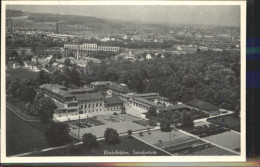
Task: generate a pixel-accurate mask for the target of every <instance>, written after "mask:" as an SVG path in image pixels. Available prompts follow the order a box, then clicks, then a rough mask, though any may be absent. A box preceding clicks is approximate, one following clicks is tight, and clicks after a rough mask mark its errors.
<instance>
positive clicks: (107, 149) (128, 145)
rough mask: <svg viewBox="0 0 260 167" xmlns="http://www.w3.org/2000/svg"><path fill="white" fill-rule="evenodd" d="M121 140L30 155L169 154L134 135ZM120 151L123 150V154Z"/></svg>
mask: <svg viewBox="0 0 260 167" xmlns="http://www.w3.org/2000/svg"><path fill="white" fill-rule="evenodd" d="M120 141H121V142H120V143H119V144H114V145H109V144H106V143H105V141H104V140H102V141H99V145H100V146H99V147H98V148H95V149H93V150H87V149H86V148H84V146H82V145H78V146H69V147H68V148H63V149H58V150H52V151H48V152H43V153H36V154H33V155H30V156H140V155H137V154H133V150H135V151H136V152H145V153H144V154H143V155H146V156H156V155H157V156H158V155H159V156H165V155H168V154H166V153H164V152H162V151H160V150H157V149H155V148H154V147H151V146H149V145H147V144H145V143H143V142H141V141H139V140H137V139H135V138H133V137H131V138H128V137H127V136H124V137H120ZM119 152H121V154H120V153H119Z"/></svg>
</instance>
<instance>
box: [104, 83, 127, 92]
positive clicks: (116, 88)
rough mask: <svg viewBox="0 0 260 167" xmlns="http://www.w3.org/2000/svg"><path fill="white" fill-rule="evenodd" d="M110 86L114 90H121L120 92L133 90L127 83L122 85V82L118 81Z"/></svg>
mask: <svg viewBox="0 0 260 167" xmlns="http://www.w3.org/2000/svg"><path fill="white" fill-rule="evenodd" d="M108 88H109V89H111V90H114V91H116V92H120V93H129V92H131V90H130V89H129V88H128V87H127V86H126V85H120V84H117V83H112V84H110V85H108Z"/></svg>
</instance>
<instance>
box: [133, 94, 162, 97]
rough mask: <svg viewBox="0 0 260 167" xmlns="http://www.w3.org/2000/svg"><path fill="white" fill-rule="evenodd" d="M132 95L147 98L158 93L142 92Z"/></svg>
mask: <svg viewBox="0 0 260 167" xmlns="http://www.w3.org/2000/svg"><path fill="white" fill-rule="evenodd" d="M132 96H134V97H144V98H148V97H155V96H158V94H157V93H142V94H133V95H132Z"/></svg>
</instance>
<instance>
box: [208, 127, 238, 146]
mask: <svg viewBox="0 0 260 167" xmlns="http://www.w3.org/2000/svg"><path fill="white" fill-rule="evenodd" d="M203 139H205V140H207V141H210V142H212V143H215V144H217V145H220V146H222V147H225V148H228V149H231V150H240V134H238V133H235V132H232V131H228V132H224V133H220V134H217V135H212V136H208V137H205V138H203Z"/></svg>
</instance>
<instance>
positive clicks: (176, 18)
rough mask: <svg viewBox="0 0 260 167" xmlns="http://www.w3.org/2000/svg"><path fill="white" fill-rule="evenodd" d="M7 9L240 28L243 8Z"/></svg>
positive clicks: (25, 7) (26, 7)
mask: <svg viewBox="0 0 260 167" xmlns="http://www.w3.org/2000/svg"><path fill="white" fill-rule="evenodd" d="M7 9H14V10H21V11H24V12H31V13H55V14H68V15H84V16H95V17H98V18H109V19H120V20H140V21H149V22H150V21H152V22H169V23H183V24H207V25H208V24H211V25H221V26H223V25H224V26H239V25H240V7H239V6H222V5H221V6H87V5H85V6H57V5H56V6H55V5H52V6H50V5H48V6H46V5H45V6H44V5H41V6H40V5H37V6H36V5H19V6H18V5H8V6H7Z"/></svg>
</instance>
